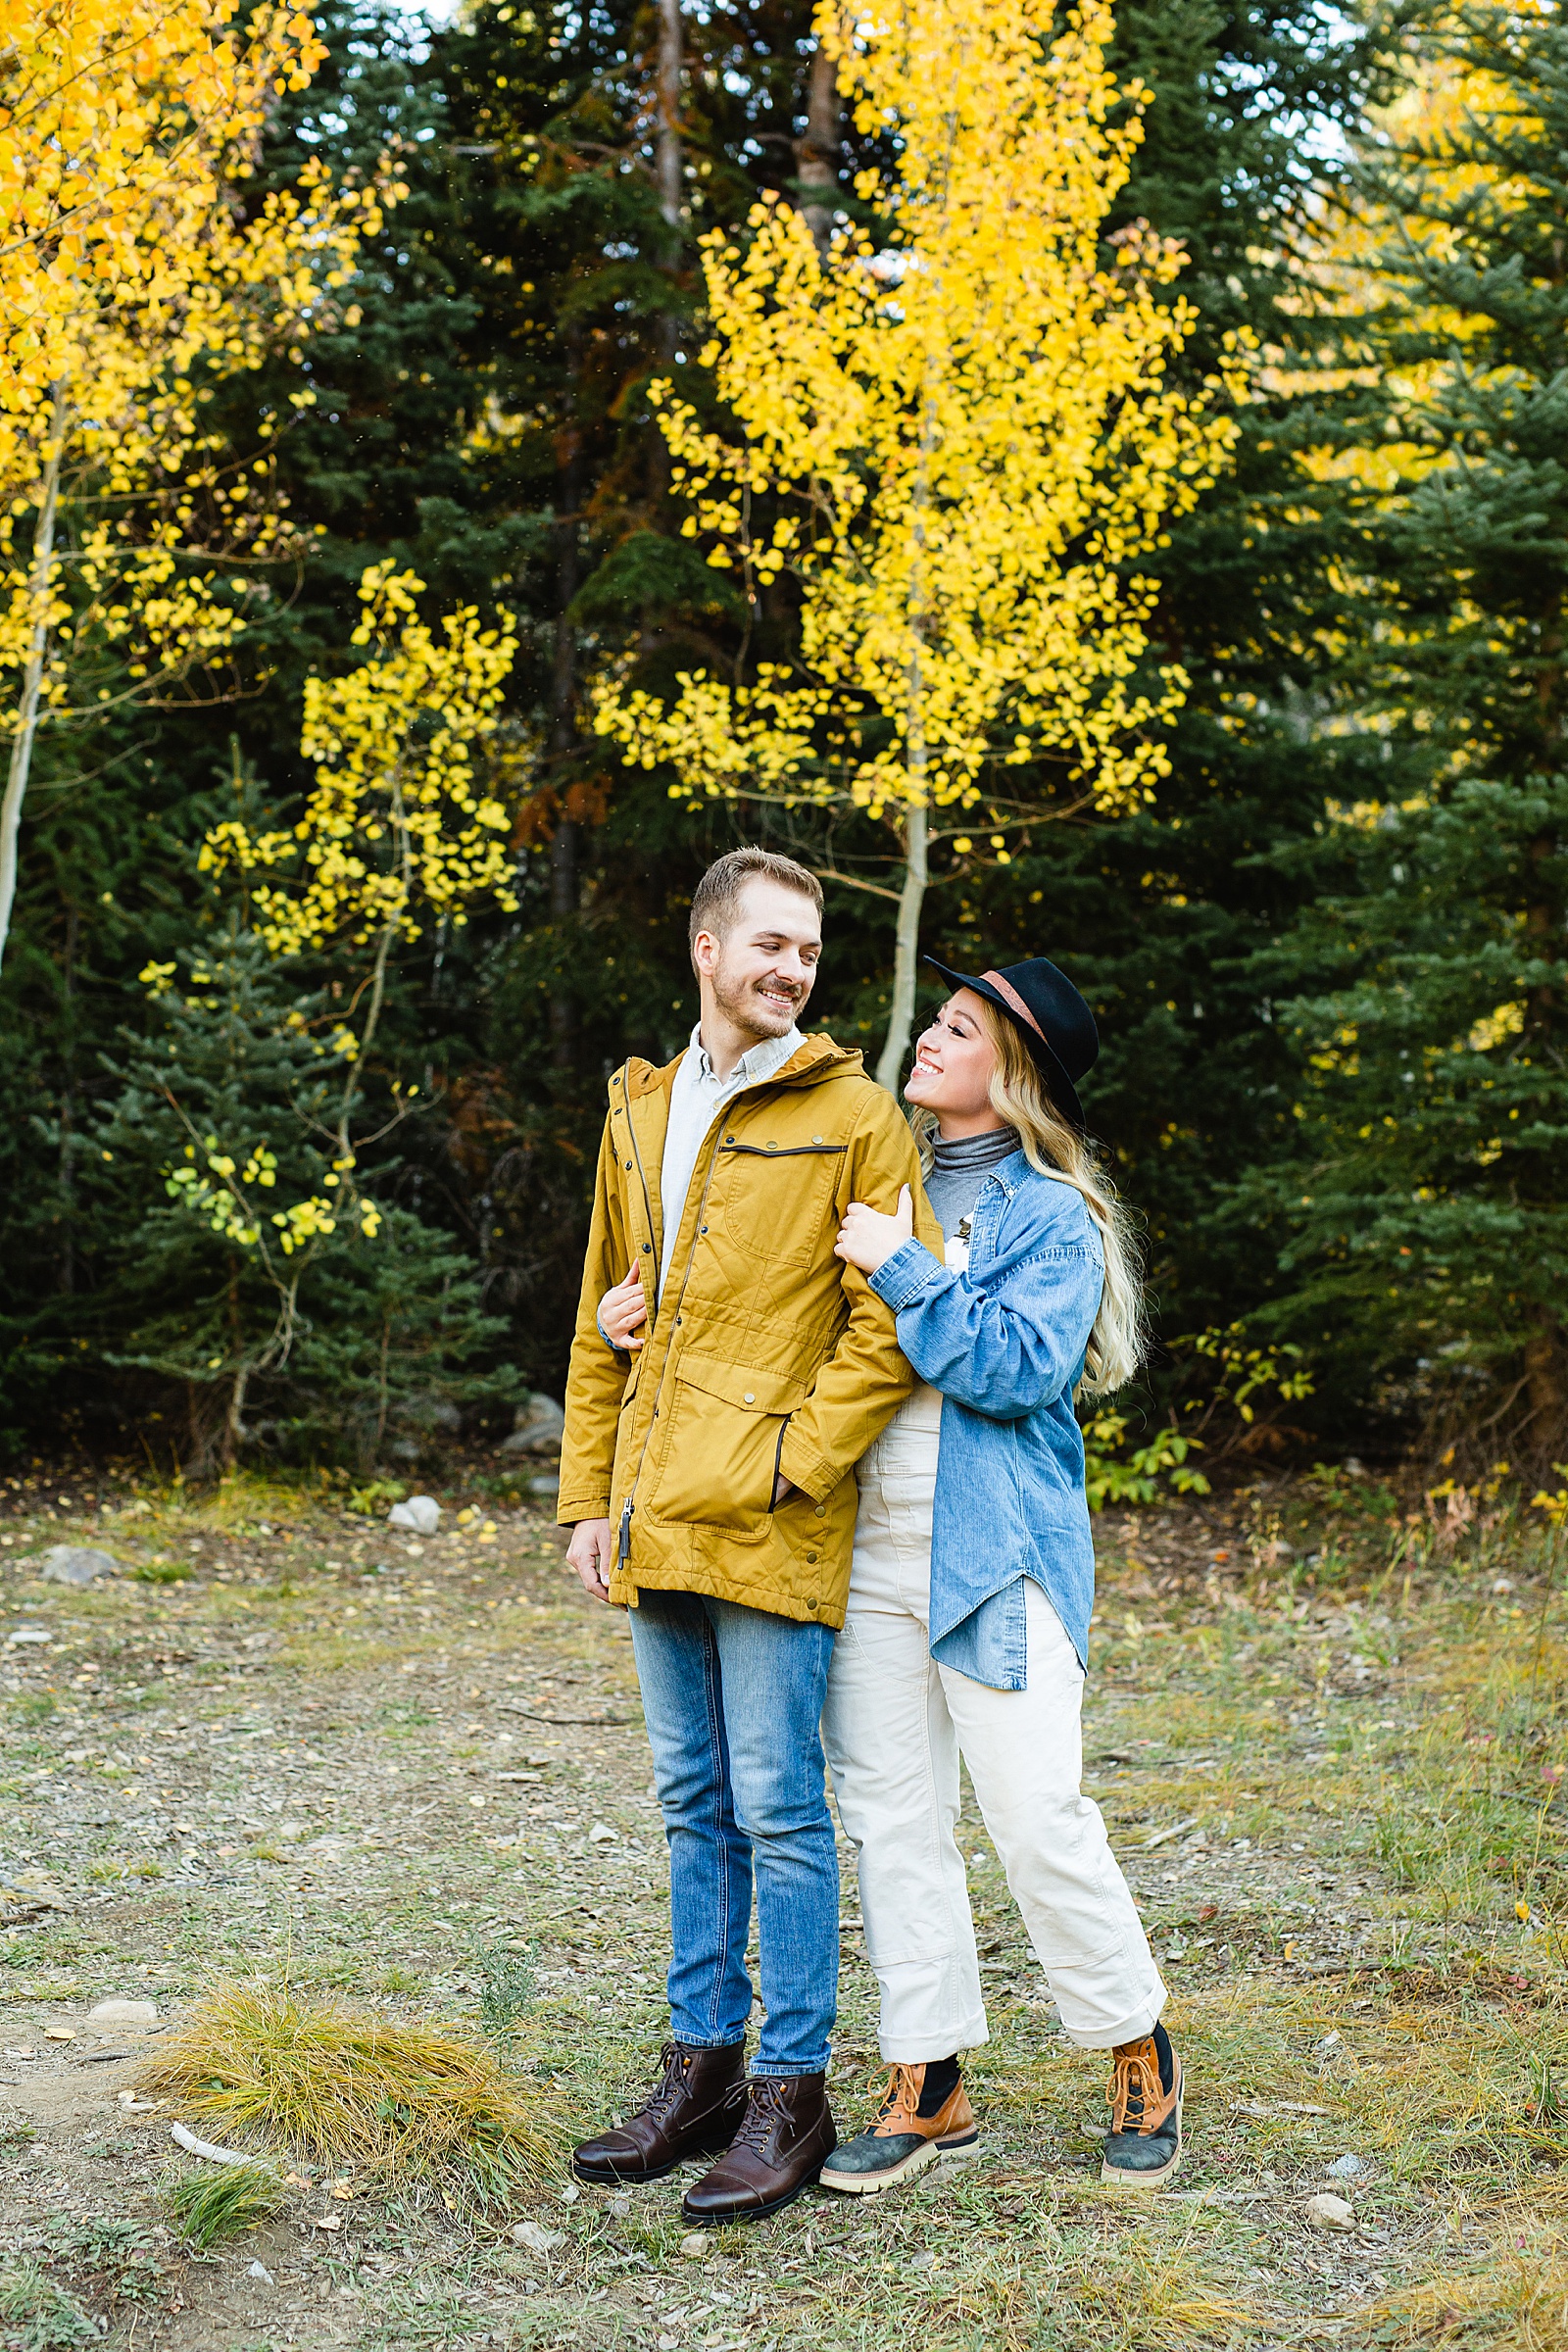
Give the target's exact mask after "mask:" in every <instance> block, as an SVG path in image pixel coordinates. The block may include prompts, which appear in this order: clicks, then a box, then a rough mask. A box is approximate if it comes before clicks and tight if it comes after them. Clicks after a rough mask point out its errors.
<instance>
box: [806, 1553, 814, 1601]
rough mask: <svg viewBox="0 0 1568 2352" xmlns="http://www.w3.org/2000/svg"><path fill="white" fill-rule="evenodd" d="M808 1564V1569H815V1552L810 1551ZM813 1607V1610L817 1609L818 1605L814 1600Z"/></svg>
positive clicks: (807, 1557)
mask: <svg viewBox="0 0 1568 2352" xmlns="http://www.w3.org/2000/svg"><path fill="white" fill-rule="evenodd" d="M806 1564H807V1566H808V1567H809V1568H814V1567H815V1566H816V1554H815V1552H814V1551H809V1552H808V1553H807V1555H806ZM811 1606H812V1608H813V1609H814V1608H815V1606H816V1603H815V1601H814V1600H813V1601H812V1603H811Z"/></svg>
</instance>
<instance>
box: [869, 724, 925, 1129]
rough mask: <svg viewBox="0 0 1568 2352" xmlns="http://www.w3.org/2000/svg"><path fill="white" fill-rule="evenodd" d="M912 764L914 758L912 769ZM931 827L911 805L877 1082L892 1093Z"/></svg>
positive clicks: (910, 1004)
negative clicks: (889, 998)
mask: <svg viewBox="0 0 1568 2352" xmlns="http://www.w3.org/2000/svg"><path fill="white" fill-rule="evenodd" d="M913 764H914V763H913V760H911V761H910V768H911V772H912V769H913ZM922 764H923V763H922ZM929 828H930V818H929V816H928V815H927V813H926V808H925V804H924V802H923V801H922V802H921V803H920V804H919V806H918V807H911V808H910V809H909V810H908V813H907V815H906V817H905V820H904V888H903V889H902V890H901V891H900V893H899V927H898V932H897V934H896V944H895V947H894V953H893V1006H892V1010H891V1011H890V1012H889V1014H888V1033H887V1036H886V1038H885V1039H884V1041H883V1045H882V1057H881V1059H880V1060H879V1061H878V1063H877V1065H876V1082H877V1084H878V1086H885V1087H886V1088H887V1090H888V1093H889V1094H890V1095H896V1094H897V1093H898V1091H899V1078H900V1075H901V1073H902V1071H903V1069H904V1056H905V1055H906V1054H907V1052H908V1050H909V1032H910V1030H911V1029H912V1028H913V1026H914V983H915V976H916V972H917V970H918V966H919V960H920V909H921V907H923V905H924V904H925V888H926V882H927V879H928V874H927V868H926V840H927V836H928V832H929Z"/></svg>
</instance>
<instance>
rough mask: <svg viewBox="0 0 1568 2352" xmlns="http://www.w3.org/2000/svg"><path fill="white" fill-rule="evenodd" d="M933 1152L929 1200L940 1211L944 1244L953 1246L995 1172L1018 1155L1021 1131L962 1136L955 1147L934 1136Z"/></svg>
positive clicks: (927, 1185) (1010, 1129) (927, 1186)
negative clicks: (966, 1218) (1013, 1156)
mask: <svg viewBox="0 0 1568 2352" xmlns="http://www.w3.org/2000/svg"><path fill="white" fill-rule="evenodd" d="M931 1149H932V1152H934V1154H935V1162H934V1165H933V1167H932V1170H931V1173H930V1175H929V1176H928V1177H927V1178H926V1180H925V1192H926V1199H927V1200H928V1201H930V1203H931V1206H932V1207H933V1209H934V1210H935V1211H936V1214H937V1218H938V1221H939V1222H940V1224H941V1227H942V1236H943V1239H944V1241H949V1242H951V1241H952V1239H953V1237H954V1235H955V1234H956V1232H957V1230H958V1227H959V1225H960V1224H961V1222H962V1221H963V1219H964V1218H965V1217H966V1216H967V1215H968V1214H969V1212H970V1210H971V1209H972V1208H973V1207H974V1204H975V1202H976V1201H978V1200H979V1198H980V1187H981V1186H982V1185H983V1184H984V1182H985V1180H986V1178H987V1176H988V1175H989V1174H990V1173H991V1170H992V1169H993V1168H994V1167H997V1166H998V1165H999V1164H1000V1163H1001V1162H1002V1161H1003V1160H1005V1159H1010V1158H1011V1156H1012V1154H1013V1152H1016V1151H1017V1149H1018V1130H1017V1128H1016V1127H988V1128H986V1130H985V1131H984V1133H983V1134H981V1135H960V1136H958V1137H956V1139H955V1141H954V1142H953V1143H951V1144H945V1143H944V1142H943V1141H942V1138H941V1137H940V1136H934V1137H933V1138H932V1143H931Z"/></svg>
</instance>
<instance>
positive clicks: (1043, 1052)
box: [924, 956, 1089, 1135]
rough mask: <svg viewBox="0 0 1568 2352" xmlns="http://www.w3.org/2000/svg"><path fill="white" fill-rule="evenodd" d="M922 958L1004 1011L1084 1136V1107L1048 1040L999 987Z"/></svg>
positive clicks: (1086, 1126) (1060, 1104)
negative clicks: (1021, 1018)
mask: <svg viewBox="0 0 1568 2352" xmlns="http://www.w3.org/2000/svg"><path fill="white" fill-rule="evenodd" d="M924 960H925V961H926V962H927V963H928V964H929V965H930V966H931V969H932V970H933V971H934V972H940V973H941V974H942V977H943V979H944V980H948V981H951V982H952V984H953V986H954V987H955V988H972V989H973V991H974V993H975V995H976V996H977V997H984V998H985V1001H986V1003H987V1004H988V1005H995V1006H996V1008H997V1010H998V1011H999V1012H1001V1013H1005V1015H1006V1017H1007V1019H1008V1020H1009V1021H1010V1022H1011V1023H1012V1025H1013V1027H1014V1028H1015V1029H1016V1030H1017V1032H1018V1035H1019V1036H1020V1037H1021V1038H1022V1039H1023V1042H1024V1044H1025V1045H1026V1046H1027V1047H1028V1049H1029V1052H1030V1054H1031V1055H1032V1056H1033V1059H1034V1063H1035V1066H1036V1068H1037V1069H1038V1070H1039V1072H1040V1074H1041V1076H1042V1077H1043V1078H1044V1080H1045V1082H1046V1092H1047V1093H1048V1094H1049V1095H1050V1097H1051V1100H1052V1102H1053V1103H1054V1104H1055V1106H1056V1108H1057V1109H1058V1110H1059V1111H1060V1113H1061V1115H1062V1117H1063V1118H1064V1119H1065V1120H1066V1121H1067V1123H1068V1124H1069V1126H1071V1127H1074V1128H1076V1130H1077V1132H1078V1133H1079V1134H1080V1135H1087V1134H1088V1132H1089V1122H1088V1120H1087V1119H1086V1118H1085V1117H1084V1106H1083V1104H1082V1103H1080V1102H1079V1100H1078V1090H1077V1088H1076V1087H1075V1086H1074V1085H1073V1082H1072V1080H1071V1079H1070V1078H1069V1077H1068V1075H1067V1073H1066V1071H1065V1069H1063V1067H1062V1065H1061V1062H1060V1061H1059V1060H1058V1058H1057V1056H1056V1054H1055V1051H1054V1048H1053V1047H1052V1046H1051V1045H1049V1044H1048V1043H1047V1041H1046V1039H1045V1038H1043V1037H1042V1036H1041V1035H1040V1034H1039V1032H1038V1031H1037V1030H1034V1029H1031V1028H1030V1026H1029V1024H1028V1022H1027V1021H1020V1020H1019V1018H1018V1015H1017V1014H1016V1013H1015V1012H1014V1011H1013V1008H1012V1006H1011V1005H1009V1004H1008V1003H1007V1000H1006V998H1005V996H1003V995H1002V993H1001V991H1000V990H999V989H996V988H993V987H992V985H991V982H990V981H989V980H981V979H979V978H978V977H977V976H976V975H975V974H974V973H973V972H956V971H954V970H953V968H952V966H951V965H949V964H946V963H938V961H937V959H936V957H935V956H926V957H925V958H924Z"/></svg>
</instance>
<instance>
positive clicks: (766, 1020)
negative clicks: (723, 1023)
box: [711, 957, 806, 1038]
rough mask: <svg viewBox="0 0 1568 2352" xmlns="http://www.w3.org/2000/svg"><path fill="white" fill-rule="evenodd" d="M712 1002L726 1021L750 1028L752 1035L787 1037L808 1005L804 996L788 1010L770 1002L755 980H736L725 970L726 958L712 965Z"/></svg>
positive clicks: (798, 997)
mask: <svg viewBox="0 0 1568 2352" xmlns="http://www.w3.org/2000/svg"><path fill="white" fill-rule="evenodd" d="M711 980H712V990H713V1002H714V1004H715V1005H717V1006H718V1009H719V1011H720V1012H721V1013H723V1015H724V1017H725V1019H726V1020H730V1021H733V1022H734V1024H735V1026H736V1028H737V1029H744V1030H749V1031H750V1033H751V1034H752V1036H753V1037H757V1038H764V1037H784V1036H786V1035H787V1034H788V1033H789V1031H790V1030H791V1029H792V1028H793V1027H794V1026H795V1018H796V1015H797V1014H798V1013H799V1011H800V1009H801V1006H802V1005H804V1004H805V1002H806V998H805V995H804V994H802V995H799V996H797V997H796V998H795V999H794V1001H793V1003H792V1004H791V1005H789V1007H788V1009H787V1010H786V1009H784V1008H782V1007H781V1006H779V1005H774V1004H771V1003H769V1001H768V999H767V998H766V997H764V996H763V995H762V993H761V991H760V988H758V987H757V985H756V983H755V982H752V981H743V982H736V981H733V980H730V979H729V978H728V976H727V975H726V973H725V970H724V963H723V958H722V957H720V958H719V959H718V960H717V961H716V962H715V964H714V966H713V971H712V975H711Z"/></svg>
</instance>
